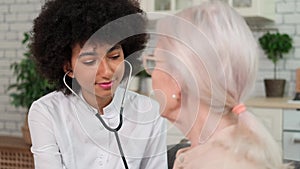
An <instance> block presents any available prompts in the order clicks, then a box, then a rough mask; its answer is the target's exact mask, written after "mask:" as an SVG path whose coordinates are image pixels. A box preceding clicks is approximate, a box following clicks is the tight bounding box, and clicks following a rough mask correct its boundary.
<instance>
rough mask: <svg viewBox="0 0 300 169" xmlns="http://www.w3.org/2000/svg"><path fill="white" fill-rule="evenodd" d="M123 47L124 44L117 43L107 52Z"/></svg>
mask: <svg viewBox="0 0 300 169" xmlns="http://www.w3.org/2000/svg"><path fill="white" fill-rule="evenodd" d="M120 48H122V46H121V45H120V44H116V45H115V46H113V47H112V48H110V49H109V50H108V51H107V52H106V53H110V52H112V51H114V50H116V49H120Z"/></svg>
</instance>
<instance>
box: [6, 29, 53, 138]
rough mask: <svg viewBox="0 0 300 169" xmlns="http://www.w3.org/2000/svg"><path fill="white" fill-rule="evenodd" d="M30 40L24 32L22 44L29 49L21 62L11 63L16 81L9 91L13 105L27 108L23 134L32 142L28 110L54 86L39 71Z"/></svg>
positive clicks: (9, 87)
mask: <svg viewBox="0 0 300 169" xmlns="http://www.w3.org/2000/svg"><path fill="white" fill-rule="evenodd" d="M29 41H30V35H29V34H28V33H24V39H23V41H22V44H23V45H26V49H27V51H25V52H24V54H23V55H24V58H22V59H21V60H20V62H14V63H13V64H11V69H12V70H13V73H14V75H15V76H16V82H15V83H13V84H10V85H9V86H8V91H10V97H11V99H12V100H11V104H12V105H14V106H15V107H23V108H26V109H27V114H26V119H25V123H24V125H23V127H22V134H23V137H24V140H25V142H26V143H28V144H31V140H30V134H29V129H28V123H27V115H28V110H29V108H30V106H31V104H32V103H33V101H35V100H37V99H38V98H40V97H41V96H43V95H45V94H46V93H49V92H50V91H53V90H54V88H53V86H52V85H51V84H50V83H48V82H47V81H46V80H45V79H44V78H43V77H42V76H41V75H40V74H39V73H38V71H37V69H36V66H35V64H34V61H33V60H32V59H31V53H30V50H29V48H28V47H29V46H28V45H29Z"/></svg>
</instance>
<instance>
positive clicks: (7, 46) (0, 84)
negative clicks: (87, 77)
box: [0, 0, 300, 135]
mask: <svg viewBox="0 0 300 169" xmlns="http://www.w3.org/2000/svg"><path fill="white" fill-rule="evenodd" d="M43 2H44V0H0V22H1V23H0V134H9V135H21V130H20V126H22V124H23V121H24V116H25V111H26V110H24V109H22V108H15V107H13V106H11V105H10V104H9V103H10V98H9V96H8V93H7V92H6V88H7V86H8V85H9V84H10V83H12V82H14V81H15V79H14V77H13V75H12V71H11V70H10V68H9V65H10V64H11V63H13V62H15V61H17V60H19V59H20V58H21V57H22V56H23V52H24V46H22V45H21V40H22V38H23V32H26V31H29V30H30V29H31V27H32V21H33V19H34V18H35V17H36V16H37V14H38V12H39V10H40V7H41V4H42V3H43ZM275 3H276V5H275V6H276V9H275V10H276V16H275V25H276V27H277V28H278V29H279V30H280V32H284V33H288V34H290V35H291V36H292V37H293V39H294V41H295V46H296V47H295V49H293V51H292V52H291V53H289V54H288V55H286V56H285V57H286V60H282V61H280V62H279V63H278V69H279V72H278V77H279V78H284V79H286V80H288V84H287V88H286V95H288V96H293V95H294V91H295V90H294V88H295V69H296V68H298V67H300V19H299V18H300V1H299V0H275ZM262 33H263V32H254V35H255V36H256V37H257V38H258V37H259V36H261V35H262ZM260 61H261V62H260V66H259V73H258V75H259V76H258V78H257V83H256V86H255V90H254V93H253V94H252V95H253V96H264V92H265V91H264V84H263V79H264V78H272V77H273V65H272V63H271V62H270V61H269V60H267V59H266V56H264V54H263V51H261V54H260Z"/></svg>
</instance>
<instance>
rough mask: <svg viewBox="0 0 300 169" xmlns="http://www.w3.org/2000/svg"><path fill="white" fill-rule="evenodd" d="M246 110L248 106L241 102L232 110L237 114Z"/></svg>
mask: <svg viewBox="0 0 300 169" xmlns="http://www.w3.org/2000/svg"><path fill="white" fill-rule="evenodd" d="M244 111H246V106H245V105H244V104H243V103H240V104H238V105H236V106H234V107H233V108H232V112H233V113H234V114H237V115H239V114H240V113H242V112H244Z"/></svg>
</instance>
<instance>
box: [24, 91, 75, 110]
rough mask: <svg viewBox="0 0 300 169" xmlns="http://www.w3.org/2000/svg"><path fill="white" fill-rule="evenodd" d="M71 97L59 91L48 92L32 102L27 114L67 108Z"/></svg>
mask: <svg viewBox="0 0 300 169" xmlns="http://www.w3.org/2000/svg"><path fill="white" fill-rule="evenodd" d="M71 97H74V96H73V95H72V94H71V95H65V94H64V93H63V92H61V91H53V92H50V93H48V94H46V95H44V96H42V97H40V98H39V99H37V100H36V101H34V102H33V103H32V105H31V106H30V109H29V113H31V112H33V111H38V112H42V111H43V112H44V111H50V110H54V109H57V108H59V107H62V106H68V104H71Z"/></svg>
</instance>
